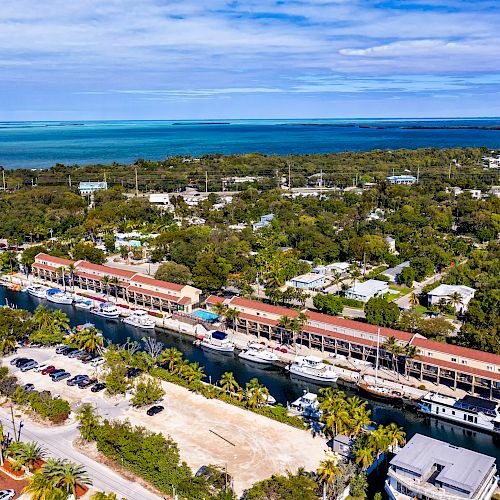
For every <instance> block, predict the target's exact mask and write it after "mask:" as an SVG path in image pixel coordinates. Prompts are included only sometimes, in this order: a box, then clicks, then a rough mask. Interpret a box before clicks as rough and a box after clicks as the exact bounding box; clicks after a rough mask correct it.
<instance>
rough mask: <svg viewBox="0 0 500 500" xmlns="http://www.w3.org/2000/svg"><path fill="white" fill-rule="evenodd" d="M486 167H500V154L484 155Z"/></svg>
mask: <svg viewBox="0 0 500 500" xmlns="http://www.w3.org/2000/svg"><path fill="white" fill-rule="evenodd" d="M481 159H482V160H483V165H484V168H500V155H499V156H483V157H482V158H481Z"/></svg>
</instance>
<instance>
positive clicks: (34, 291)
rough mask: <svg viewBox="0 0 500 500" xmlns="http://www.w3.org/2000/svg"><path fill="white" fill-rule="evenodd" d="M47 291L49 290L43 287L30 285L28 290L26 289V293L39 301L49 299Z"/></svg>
mask: <svg viewBox="0 0 500 500" xmlns="http://www.w3.org/2000/svg"><path fill="white" fill-rule="evenodd" d="M47 290H48V288H47V287H46V286H42V285H30V286H29V287H28V288H26V291H27V292H28V293H29V294H30V295H32V296H33V297H38V298H39V299H46V298H47Z"/></svg>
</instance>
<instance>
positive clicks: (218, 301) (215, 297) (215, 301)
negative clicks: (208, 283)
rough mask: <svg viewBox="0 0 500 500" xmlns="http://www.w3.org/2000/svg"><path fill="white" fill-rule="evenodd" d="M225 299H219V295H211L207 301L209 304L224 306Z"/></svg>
mask: <svg viewBox="0 0 500 500" xmlns="http://www.w3.org/2000/svg"><path fill="white" fill-rule="evenodd" d="M224 300H225V299H224V297H219V296H218V295H210V296H209V297H207V300H206V301H205V302H206V303H207V304H223V303H224Z"/></svg>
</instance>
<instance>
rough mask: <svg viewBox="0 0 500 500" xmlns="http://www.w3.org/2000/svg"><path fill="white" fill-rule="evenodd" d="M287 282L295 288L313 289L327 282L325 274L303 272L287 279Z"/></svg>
mask: <svg viewBox="0 0 500 500" xmlns="http://www.w3.org/2000/svg"><path fill="white" fill-rule="evenodd" d="M286 284H287V285H288V286H293V287H295V288H304V289H307V290H313V289H315V288H321V287H322V286H323V285H324V284H325V275H324V274H321V273H306V274H301V275H300V276H296V277H295V278H292V279H291V280H290V281H287V283H286Z"/></svg>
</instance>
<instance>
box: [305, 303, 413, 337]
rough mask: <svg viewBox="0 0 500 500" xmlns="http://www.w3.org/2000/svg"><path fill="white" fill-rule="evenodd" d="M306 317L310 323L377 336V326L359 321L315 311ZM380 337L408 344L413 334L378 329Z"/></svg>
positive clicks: (307, 313)
mask: <svg viewBox="0 0 500 500" xmlns="http://www.w3.org/2000/svg"><path fill="white" fill-rule="evenodd" d="M306 316H307V317H308V318H309V319H310V320H311V321H317V322H319V323H326V324H328V325H333V326H338V327H339V328H349V329H352V330H358V331H360V332H365V333H370V334H372V335H377V330H378V328H379V327H378V326H375V325H369V324H368V323H361V322H360V321H354V320H352V319H345V318H337V317H335V316H328V315H327V314H322V313H318V312H315V311H307V312H306ZM380 335H381V336H382V337H395V338H396V339H398V340H402V341H403V342H409V341H410V340H411V339H412V337H413V334H411V333H408V332H402V331H400V330H393V329H392V328H385V327H380Z"/></svg>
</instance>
